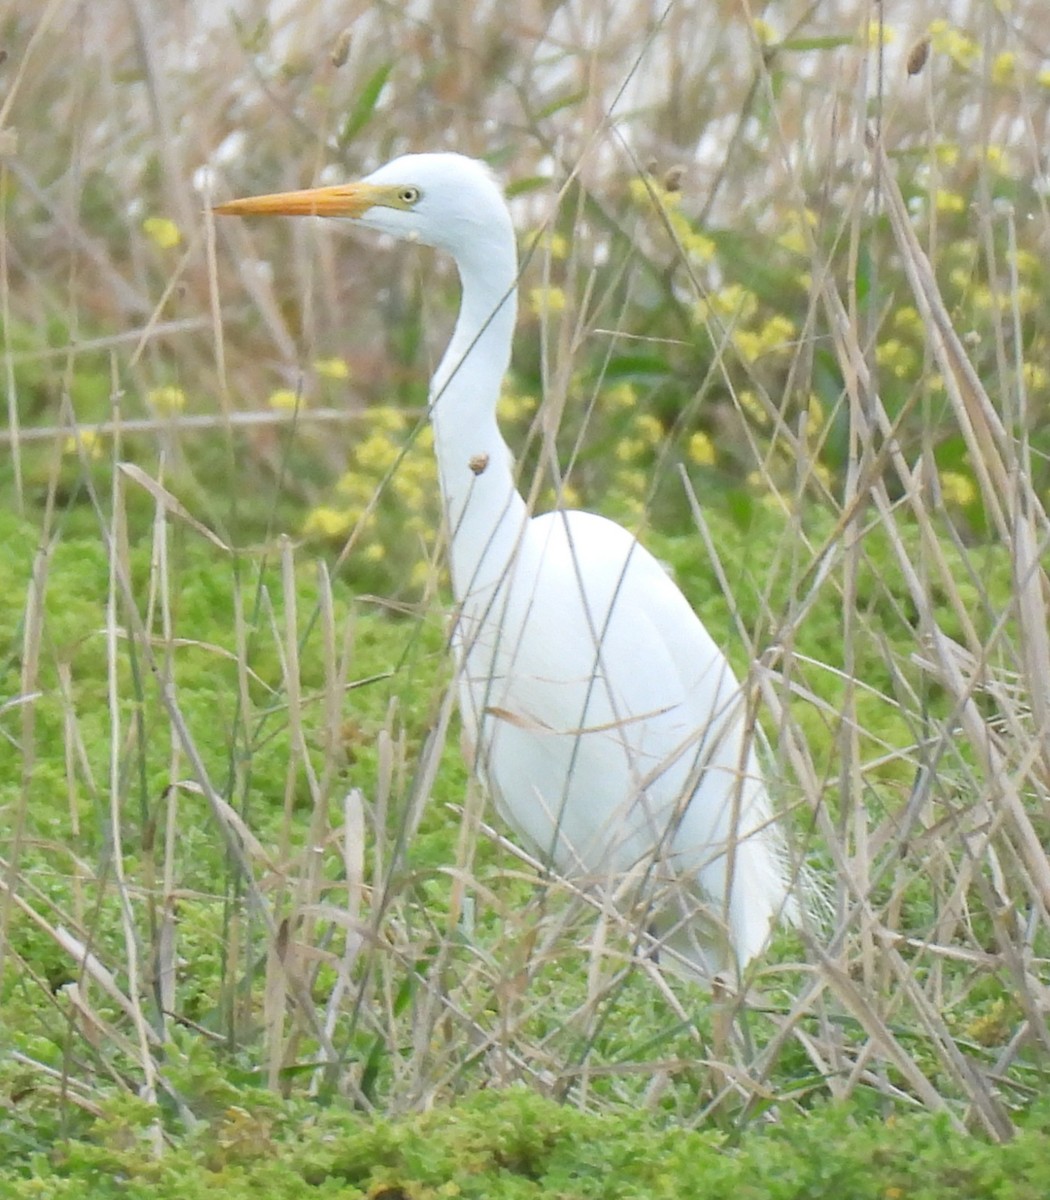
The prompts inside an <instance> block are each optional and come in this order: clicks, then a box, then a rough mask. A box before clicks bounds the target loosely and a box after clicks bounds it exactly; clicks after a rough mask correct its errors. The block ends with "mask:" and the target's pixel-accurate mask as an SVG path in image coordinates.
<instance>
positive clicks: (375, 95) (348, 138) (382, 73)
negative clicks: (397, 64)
mask: <svg viewBox="0 0 1050 1200" xmlns="http://www.w3.org/2000/svg"><path fill="white" fill-rule="evenodd" d="M393 69H394V64H393V63H392V62H386V63H383V64H382V65H380V66H378V67H376V69H375V70H374V71H373V72H372V74H371V75H370V76H369V77H368V80H367V81H366V83H365V86H364V87H363V88H362V89H361V94H360V95H359V96H358V97H357V101H356V103H355V104H354V107H353V108H352V109H351V110H350V112H349V113H348V114H347V118H346V120H345V121H344V122H343V128H342V129H341V130H340V131H339V145H340V146H341V147H342V146H347V145H349V143H350V142H352V141H353V140H354V138H355V137H357V135H358V134H359V133H360V132H361V130H362V129H364V127H365V126H366V125H367V124H368V122H369V121H371V119H372V117H373V116H374V115H375V111H376V105H377V104H378V103H379V97H380V95H381V94H382V91H383V88H384V86H385V85H386V81H387V80H388V79H389V78H390V72H391V71H392V70H393Z"/></svg>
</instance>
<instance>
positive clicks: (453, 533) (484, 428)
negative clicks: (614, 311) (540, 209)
mask: <svg viewBox="0 0 1050 1200" xmlns="http://www.w3.org/2000/svg"><path fill="white" fill-rule="evenodd" d="M456 266H457V267H458V269H459V277H460V282H461V284H462V287H463V296H462V300H461V303H460V311H459V318H458V320H457V321H456V328H455V330H454V332H453V334H452V341H451V342H450V343H449V347H448V349H447V350H446V351H445V356H444V358H442V360H441V364H440V365H439V367H438V369H437V371H436V373H435V375H434V378H433V381H432V383H431V394H430V403H431V408H430V419H431V423H432V425H433V427H434V449H435V452H436V455H437V462H438V473H439V476H440V480H441V494H442V498H443V500H444V503H445V514H446V518H447V521H448V531H449V539H450V546H451V553H450V558H451V566H452V590H453V593H454V594H455V597H456V599H457V600H458V601H459V602H460V603H461V604H462V603H465V602H467V601H468V600H470V599H478V600H481V599H483V598H484V596H485V594H486V593H489V594H490V592H491V588H492V586H493V585H494V584H496V583H498V582H499V580H500V579H502V578H503V576H504V573H505V572H506V570H507V567H508V566H509V564H510V562H511V559H512V557H513V555H514V551H515V548H516V546H517V543H518V539H519V537H520V535H521V530H522V526H523V524H524V522H525V519H526V511H525V502H524V501H523V500H522V498H521V496H520V495H519V494H518V491H517V489H516V487H515V484H514V475H513V461H512V459H511V455H510V451H509V450H508V448H507V444H506V443H505V442H504V440H503V438H502V436H501V435H500V431H499V426H498V425H497V424H496V404H497V402H498V400H499V394H500V384H501V383H502V381H503V376H504V374H505V373H506V370H507V366H508V365H509V363H510V350H511V342H512V340H513V336H514V321H515V316H516V314H517V287H516V280H517V254H516V250H515V246H514V239H513V234H512V233H509V232H508V235H507V236H506V237H502V238H492V239H487V240H486V244H485V245H484V246H479V247H477V249H476V252H474V251H472V252H470V253H468V254H460V255H458V256H457V260H456Z"/></svg>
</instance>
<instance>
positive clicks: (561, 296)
mask: <svg viewBox="0 0 1050 1200" xmlns="http://www.w3.org/2000/svg"><path fill="white" fill-rule="evenodd" d="M565 307H566V300H565V292H564V291H563V290H562V289H561V288H560V287H534V288H532V289H530V291H529V311H530V312H531V313H532V314H533V316H536V317H542V316H547V315H549V314H550V313H560V312H564V311H565Z"/></svg>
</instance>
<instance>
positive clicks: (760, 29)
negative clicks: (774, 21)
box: [751, 17, 779, 46]
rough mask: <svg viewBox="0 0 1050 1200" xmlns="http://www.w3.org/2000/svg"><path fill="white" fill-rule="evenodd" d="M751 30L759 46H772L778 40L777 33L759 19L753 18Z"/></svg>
mask: <svg viewBox="0 0 1050 1200" xmlns="http://www.w3.org/2000/svg"><path fill="white" fill-rule="evenodd" d="M751 28H752V30H753V31H754V34H755V38H756V40H757V41H758V44H759V45H760V46H772V45H773V44H774V43H775V42H777V41H778V40H779V38H778V35H777V31H776V30H775V29H774V28H773V26H772V25H770V23H769V22H768V21H763V20H762V18H761V17H755V19H754V20H753V21H752V22H751Z"/></svg>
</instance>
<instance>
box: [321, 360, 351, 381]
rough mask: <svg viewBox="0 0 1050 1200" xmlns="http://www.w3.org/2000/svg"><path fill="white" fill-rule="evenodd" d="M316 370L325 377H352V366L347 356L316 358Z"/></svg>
mask: <svg viewBox="0 0 1050 1200" xmlns="http://www.w3.org/2000/svg"><path fill="white" fill-rule="evenodd" d="M314 370H315V371H316V372H317V374H318V375H320V376H321V377H322V378H323V379H349V378H350V368H349V366H348V365H347V362H346V359H345V358H315V359H314Z"/></svg>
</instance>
